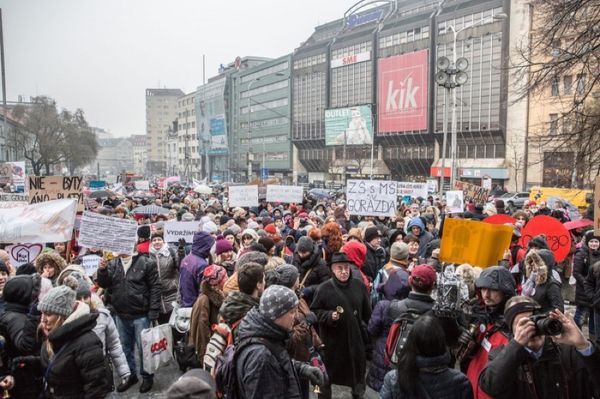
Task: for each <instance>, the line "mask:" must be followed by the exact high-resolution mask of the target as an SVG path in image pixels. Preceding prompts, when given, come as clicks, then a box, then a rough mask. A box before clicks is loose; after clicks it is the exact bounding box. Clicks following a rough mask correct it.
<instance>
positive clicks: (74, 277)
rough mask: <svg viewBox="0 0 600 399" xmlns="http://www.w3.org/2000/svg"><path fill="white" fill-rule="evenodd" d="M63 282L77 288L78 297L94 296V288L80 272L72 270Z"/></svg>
mask: <svg viewBox="0 0 600 399" xmlns="http://www.w3.org/2000/svg"><path fill="white" fill-rule="evenodd" d="M63 284H64V285H66V286H67V287H70V288H72V289H74V290H75V295H76V298H77V299H81V298H83V297H86V296H92V290H91V288H90V284H89V283H88V282H87V281H86V279H85V277H83V276H82V275H81V274H80V273H79V272H77V271H74V272H71V273H70V274H69V275H68V276H67V277H65V278H64V280H63Z"/></svg>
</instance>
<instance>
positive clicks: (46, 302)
mask: <svg viewBox="0 0 600 399" xmlns="http://www.w3.org/2000/svg"><path fill="white" fill-rule="evenodd" d="M74 306H75V291H73V289H71V287H67V286H66V285H61V286H59V287H54V288H52V289H51V290H50V291H49V292H48V293H47V294H46V296H45V297H44V299H42V301H41V302H40V303H39V304H38V306H37V308H38V310H39V311H40V312H42V313H50V314H57V315H60V316H64V317H68V316H69V315H70V314H71V313H73V307H74Z"/></svg>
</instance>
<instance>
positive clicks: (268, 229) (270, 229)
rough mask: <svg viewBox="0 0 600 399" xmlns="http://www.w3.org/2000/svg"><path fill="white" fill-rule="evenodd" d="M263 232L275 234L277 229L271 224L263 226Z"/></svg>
mask: <svg viewBox="0 0 600 399" xmlns="http://www.w3.org/2000/svg"><path fill="white" fill-rule="evenodd" d="M265 231H266V232H267V233H269V234H277V227H275V225H274V224H273V223H271V224H268V225H266V226H265Z"/></svg>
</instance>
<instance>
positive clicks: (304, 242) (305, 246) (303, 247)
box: [296, 236, 315, 253]
mask: <svg viewBox="0 0 600 399" xmlns="http://www.w3.org/2000/svg"><path fill="white" fill-rule="evenodd" d="M314 246H315V242H314V241H313V240H311V238H310V237H306V236H303V237H300V239H299V240H298V242H297V243H296V252H311V253H312V251H313V248H314Z"/></svg>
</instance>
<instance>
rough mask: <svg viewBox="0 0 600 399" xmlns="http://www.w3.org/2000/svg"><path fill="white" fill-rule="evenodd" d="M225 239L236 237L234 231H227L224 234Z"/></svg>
mask: <svg viewBox="0 0 600 399" xmlns="http://www.w3.org/2000/svg"><path fill="white" fill-rule="evenodd" d="M222 236H223V237H227V236H235V233H234V232H233V230H231V229H227V230H225V231H224V232H223V233H222Z"/></svg>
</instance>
